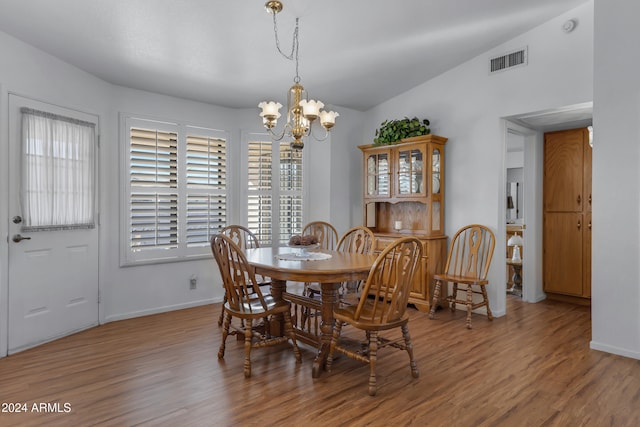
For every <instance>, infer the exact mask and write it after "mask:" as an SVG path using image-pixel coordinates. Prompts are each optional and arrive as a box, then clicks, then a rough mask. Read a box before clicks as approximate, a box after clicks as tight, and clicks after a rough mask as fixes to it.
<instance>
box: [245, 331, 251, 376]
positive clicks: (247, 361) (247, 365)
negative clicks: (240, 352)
mask: <svg viewBox="0 0 640 427" xmlns="http://www.w3.org/2000/svg"><path fill="white" fill-rule="evenodd" d="M251 323H252V322H251V321H248V322H246V325H245V327H244V377H245V378H249V377H251V342H252V338H253V330H252V328H251V326H252V325H251Z"/></svg>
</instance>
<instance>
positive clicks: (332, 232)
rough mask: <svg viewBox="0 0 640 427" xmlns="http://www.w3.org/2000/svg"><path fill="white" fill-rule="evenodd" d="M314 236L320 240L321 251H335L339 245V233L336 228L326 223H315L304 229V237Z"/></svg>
mask: <svg viewBox="0 0 640 427" xmlns="http://www.w3.org/2000/svg"><path fill="white" fill-rule="evenodd" d="M308 234H313V235H314V236H316V237H317V238H318V243H319V244H320V248H321V249H328V250H331V251H332V250H334V249H335V248H336V244H337V243H338V232H337V231H336V229H335V227H334V226H333V225H331V224H329V223H328V222H325V221H313V222H310V223H308V224H307V225H305V226H304V227H303V228H302V235H303V236H306V235H308Z"/></svg>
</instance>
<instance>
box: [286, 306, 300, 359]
mask: <svg viewBox="0 0 640 427" xmlns="http://www.w3.org/2000/svg"><path fill="white" fill-rule="evenodd" d="M284 333H285V334H286V335H287V336H288V337H289V338H290V339H291V344H292V345H293V354H295V356H296V362H298V363H300V362H302V356H301V355H300V349H299V348H298V343H297V342H296V334H295V332H293V324H292V323H291V313H290V312H289V311H285V312H284Z"/></svg>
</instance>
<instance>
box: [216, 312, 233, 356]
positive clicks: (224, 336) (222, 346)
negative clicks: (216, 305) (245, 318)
mask: <svg viewBox="0 0 640 427" xmlns="http://www.w3.org/2000/svg"><path fill="white" fill-rule="evenodd" d="M222 315H223V317H224V319H225V322H224V328H222V342H221V343H220V349H219V350H218V359H224V350H225V348H226V342H227V337H228V336H229V328H230V327H231V315H230V314H229V313H227V312H226V311H225V309H224V307H223V308H222Z"/></svg>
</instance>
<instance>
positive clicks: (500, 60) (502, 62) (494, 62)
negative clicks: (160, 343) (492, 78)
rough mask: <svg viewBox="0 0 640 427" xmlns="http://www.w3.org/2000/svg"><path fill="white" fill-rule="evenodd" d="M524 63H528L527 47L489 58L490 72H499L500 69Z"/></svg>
mask: <svg viewBox="0 0 640 427" xmlns="http://www.w3.org/2000/svg"><path fill="white" fill-rule="evenodd" d="M523 65H527V48H526V47H525V48H524V49H519V50H516V51H513V52H509V53H506V54H504V55H501V56H496V57H494V58H491V59H490V60H489V73H490V74H491V73H497V72H498V71H504V70H506V69H508V68H513V67H519V66H520V67H521V66H523Z"/></svg>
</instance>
